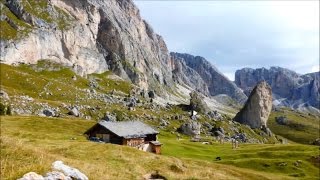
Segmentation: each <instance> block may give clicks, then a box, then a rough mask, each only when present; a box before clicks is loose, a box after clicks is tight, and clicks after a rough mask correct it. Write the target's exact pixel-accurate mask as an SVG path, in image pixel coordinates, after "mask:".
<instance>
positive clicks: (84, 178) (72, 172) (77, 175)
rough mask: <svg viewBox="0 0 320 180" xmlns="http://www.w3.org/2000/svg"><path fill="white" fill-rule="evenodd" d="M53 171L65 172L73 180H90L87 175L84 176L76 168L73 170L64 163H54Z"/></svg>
mask: <svg viewBox="0 0 320 180" xmlns="http://www.w3.org/2000/svg"><path fill="white" fill-rule="evenodd" d="M52 169H54V170H57V171H61V172H63V174H65V175H66V176H69V177H71V178H72V179H81V180H88V177H87V176H86V175H85V174H83V173H82V172H80V171H79V170H78V169H76V168H72V167H70V166H67V165H65V164H63V162H62V161H55V162H54V163H52Z"/></svg>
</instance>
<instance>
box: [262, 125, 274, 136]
mask: <svg viewBox="0 0 320 180" xmlns="http://www.w3.org/2000/svg"><path fill="white" fill-rule="evenodd" d="M261 130H262V131H263V132H265V133H266V134H267V135H268V136H269V137H271V136H272V132H271V130H270V129H269V128H267V127H266V126H265V125H262V127H261Z"/></svg>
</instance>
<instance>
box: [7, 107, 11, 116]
mask: <svg viewBox="0 0 320 180" xmlns="http://www.w3.org/2000/svg"><path fill="white" fill-rule="evenodd" d="M6 114H7V115H12V112H11V106H8V107H7V113H6Z"/></svg>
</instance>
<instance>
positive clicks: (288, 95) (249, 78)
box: [235, 67, 320, 109]
mask: <svg viewBox="0 0 320 180" xmlns="http://www.w3.org/2000/svg"><path fill="white" fill-rule="evenodd" d="M262 80H265V81H266V82H267V83H268V84H270V85H271V87H272V92H273V97H274V100H275V105H280V106H288V107H293V108H299V107H300V106H301V105H305V106H313V107H316V108H318V109H319V108H320V107H319V106H320V104H319V102H320V73H319V72H316V73H310V74H306V75H300V74H298V73H296V72H294V71H291V70H289V69H285V68H281V67H271V68H270V69H266V68H258V69H251V68H244V69H241V70H238V71H236V74H235V83H236V84H237V85H238V86H239V87H240V88H241V89H243V90H244V92H245V93H246V94H247V95H248V94H249V93H250V92H251V90H252V89H253V87H254V86H255V85H256V84H257V83H258V82H259V81H262Z"/></svg>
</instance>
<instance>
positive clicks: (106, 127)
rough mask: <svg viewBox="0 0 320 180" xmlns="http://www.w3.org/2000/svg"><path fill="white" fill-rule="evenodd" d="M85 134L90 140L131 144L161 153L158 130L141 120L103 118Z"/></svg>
mask: <svg viewBox="0 0 320 180" xmlns="http://www.w3.org/2000/svg"><path fill="white" fill-rule="evenodd" d="M84 134H86V135H87V138H88V139H90V140H98V141H102V142H105V143H112V144H120V145H125V146H131V147H135V148H138V149H140V150H143V151H148V152H154V153H156V154H160V153H161V143H160V142H159V141H157V134H159V132H158V131H156V130H154V129H153V128H152V127H150V126H148V125H146V124H144V123H142V122H140V121H120V122H111V121H105V120H101V121H99V122H98V123H97V124H95V125H94V126H92V127H91V128H90V129H88V130H87V131H86V132H85V133H84Z"/></svg>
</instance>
